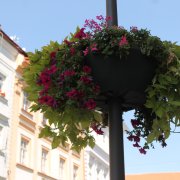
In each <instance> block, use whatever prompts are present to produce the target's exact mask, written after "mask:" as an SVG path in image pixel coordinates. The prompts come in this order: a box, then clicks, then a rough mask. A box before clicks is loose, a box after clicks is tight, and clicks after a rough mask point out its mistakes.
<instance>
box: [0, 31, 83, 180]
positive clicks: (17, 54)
mask: <svg viewBox="0 0 180 180" xmlns="http://www.w3.org/2000/svg"><path fill="white" fill-rule="evenodd" d="M0 38H1V39H0V180H6V179H7V180H21V179H26V180H80V179H82V177H84V165H83V161H84V152H83V151H82V152H81V153H77V152H75V151H73V150H71V149H70V144H68V143H67V145H66V147H61V146H59V147H58V148H56V149H53V150H52V149H51V140H50V139H48V138H47V139H43V138H42V139H40V138H39V137H38V135H39V132H40V130H41V129H42V127H43V126H44V125H45V124H46V123H48V120H47V119H46V118H45V117H44V116H43V114H42V113H40V112H36V113H32V112H30V110H29V107H30V105H31V103H30V102H29V101H28V99H27V98H28V94H27V93H25V92H24V91H23V89H24V86H25V84H24V82H23V81H22V72H23V67H24V66H26V65H27V63H28V60H27V55H26V53H25V52H24V51H23V50H22V49H21V48H20V47H19V46H18V45H17V44H16V43H15V42H13V41H12V40H11V39H10V38H9V36H7V35H6V34H5V33H4V32H3V31H1V36H0ZM82 180H83V179H82Z"/></svg>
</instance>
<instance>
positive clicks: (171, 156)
mask: <svg viewBox="0 0 180 180" xmlns="http://www.w3.org/2000/svg"><path fill="white" fill-rule="evenodd" d="M117 1H118V20H119V25H122V26H124V27H125V28H129V27H130V26H137V27H139V28H147V29H149V30H151V33H152V34H153V35H157V36H159V37H160V38H161V39H162V40H169V41H173V42H175V41H177V42H178V44H180V20H179V17H180V9H179V7H180V0H117ZM105 2H106V1H105V0H76V1H75V0H65V1H63V0H29V1H27V0H26V1H25V0H2V1H1V4H0V8H1V9H0V24H1V25H2V29H3V30H4V31H5V32H6V33H7V34H8V35H9V36H13V35H16V36H17V37H19V38H20V40H19V45H20V46H21V47H25V48H26V50H27V51H34V50H35V49H40V48H41V47H42V46H44V45H46V44H48V43H49V41H50V40H54V41H59V42H61V41H62V40H63V39H64V37H65V36H67V35H68V34H69V33H70V32H74V30H75V28H76V27H77V26H78V25H79V26H81V25H83V24H84V20H85V19H89V18H94V17H95V16H96V15H101V14H102V15H105V14H106V13H105V10H106V4H105ZM131 114H132V113H131V112H130V113H127V114H126V115H125V121H126V123H127V124H128V125H129V126H130V124H129V121H130V116H131ZM179 153H180V134H174V135H172V136H171V138H170V139H169V140H168V147H166V148H164V149H162V148H161V147H159V145H158V144H157V145H156V149H154V150H150V151H149V152H148V154H147V155H145V156H144V155H140V154H139V152H138V151H137V149H135V148H133V147H132V144H131V143H130V142H128V141H127V140H126V139H125V165H126V173H144V172H174V171H176V172H177V171H179V172H180V155H179Z"/></svg>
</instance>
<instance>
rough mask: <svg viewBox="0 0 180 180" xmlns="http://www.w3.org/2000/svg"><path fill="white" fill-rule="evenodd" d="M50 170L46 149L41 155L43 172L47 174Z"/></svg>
mask: <svg viewBox="0 0 180 180" xmlns="http://www.w3.org/2000/svg"><path fill="white" fill-rule="evenodd" d="M47 170H48V151H47V150H46V149H42V154H41V171H42V172H47Z"/></svg>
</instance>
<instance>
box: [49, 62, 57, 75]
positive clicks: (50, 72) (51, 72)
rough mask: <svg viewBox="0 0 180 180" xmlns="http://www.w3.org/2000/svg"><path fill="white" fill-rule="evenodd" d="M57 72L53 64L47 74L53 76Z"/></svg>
mask: <svg viewBox="0 0 180 180" xmlns="http://www.w3.org/2000/svg"><path fill="white" fill-rule="evenodd" d="M57 70H58V69H57V66H56V65H55V64H53V65H52V66H51V67H50V69H49V70H48V71H47V72H48V74H49V75H51V74H54V73H55V72H56V71H57Z"/></svg>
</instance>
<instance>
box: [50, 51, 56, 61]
mask: <svg viewBox="0 0 180 180" xmlns="http://www.w3.org/2000/svg"><path fill="white" fill-rule="evenodd" d="M50 58H51V59H55V58H56V51H53V52H51V53H50Z"/></svg>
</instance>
